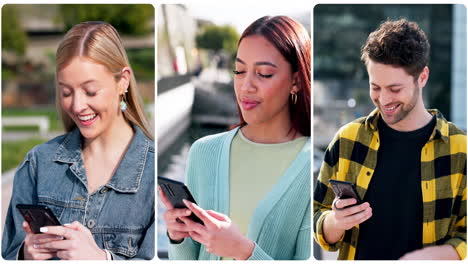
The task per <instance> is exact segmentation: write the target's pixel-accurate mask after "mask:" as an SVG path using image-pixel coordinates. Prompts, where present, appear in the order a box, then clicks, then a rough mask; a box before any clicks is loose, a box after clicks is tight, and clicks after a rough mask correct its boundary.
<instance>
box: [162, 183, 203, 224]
mask: <svg viewBox="0 0 468 264" xmlns="http://www.w3.org/2000/svg"><path fill="white" fill-rule="evenodd" d="M158 185H159V186H160V187H161V190H162V191H163V192H164V194H165V195H166V197H167V199H168V200H169V202H170V203H171V204H172V206H173V207H174V208H177V209H181V208H184V209H188V208H187V206H186V205H185V204H184V202H183V200H184V199H185V200H187V201H190V202H192V203H194V204H196V202H195V199H194V198H193V196H192V194H191V193H190V190H189V189H188V187H187V186H186V185H185V184H184V183H183V182H179V181H175V180H172V179H168V178H164V177H158ZM188 218H190V219H191V220H192V221H194V222H196V223H200V224H202V225H203V221H202V220H201V219H200V218H198V217H197V216H196V215H195V214H193V213H192V214H190V215H189V216H188ZM177 221H180V220H179V219H177Z"/></svg>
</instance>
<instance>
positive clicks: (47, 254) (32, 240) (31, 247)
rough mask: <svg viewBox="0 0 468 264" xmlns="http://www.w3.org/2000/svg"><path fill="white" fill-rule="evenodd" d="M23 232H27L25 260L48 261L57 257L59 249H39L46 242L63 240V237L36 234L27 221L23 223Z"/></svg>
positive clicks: (24, 251) (24, 249) (24, 248)
mask: <svg viewBox="0 0 468 264" xmlns="http://www.w3.org/2000/svg"><path fill="white" fill-rule="evenodd" d="M23 230H24V232H26V237H25V239H24V245H23V257H24V259H25V260H46V259H51V258H54V257H56V256H57V249H49V248H39V245H40V244H42V243H46V242H51V241H59V240H62V239H63V237H62V236H56V235H50V234H34V233H33V231H32V229H31V227H30V226H29V224H28V222H26V221H24V222H23Z"/></svg>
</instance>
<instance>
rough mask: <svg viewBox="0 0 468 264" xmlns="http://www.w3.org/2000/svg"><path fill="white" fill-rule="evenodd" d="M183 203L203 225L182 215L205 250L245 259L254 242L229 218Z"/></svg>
mask: <svg viewBox="0 0 468 264" xmlns="http://www.w3.org/2000/svg"><path fill="white" fill-rule="evenodd" d="M184 203H185V205H186V206H187V207H188V208H189V209H190V210H191V211H192V212H193V213H194V214H195V215H196V216H198V218H200V219H201V220H202V221H203V223H204V225H202V224H199V223H196V222H194V221H192V220H190V219H189V218H188V217H182V218H181V219H182V221H183V222H184V223H185V225H186V226H187V227H188V228H189V229H190V230H193V231H189V234H190V236H191V237H192V239H193V240H195V241H197V242H199V243H201V244H203V245H204V246H205V247H206V251H207V252H208V253H211V254H215V255H218V256H222V257H232V258H235V259H236V260H246V259H248V258H249V257H250V256H251V255H252V252H253V250H254V248H255V243H254V242H253V241H252V240H250V239H248V238H247V237H245V236H244V235H243V234H242V233H241V231H240V230H239V228H238V227H237V226H236V225H235V224H234V223H233V222H232V221H231V219H230V218H229V217H228V216H226V215H224V214H221V213H218V212H215V211H212V210H204V209H202V208H200V207H199V206H198V205H196V204H194V203H192V202H189V201H187V200H184Z"/></svg>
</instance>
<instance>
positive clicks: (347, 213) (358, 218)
mask: <svg viewBox="0 0 468 264" xmlns="http://www.w3.org/2000/svg"><path fill="white" fill-rule="evenodd" d="M356 203H357V201H356V199H354V198H348V199H339V198H335V200H334V201H333V203H332V211H331V212H330V213H329V214H328V215H327V216H326V217H325V221H324V224H323V233H324V235H325V240H326V241H327V242H328V243H330V244H334V243H336V242H338V241H339V240H340V238H341V237H342V236H343V233H344V232H345V231H346V230H349V229H351V228H353V227H354V226H356V225H358V224H360V223H362V222H364V221H366V220H367V219H369V218H370V217H371V216H372V208H371V207H370V205H369V203H368V202H365V203H362V204H358V205H354V204H356ZM345 207H346V208H345Z"/></svg>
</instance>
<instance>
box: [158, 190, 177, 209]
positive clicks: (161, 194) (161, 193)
mask: <svg viewBox="0 0 468 264" xmlns="http://www.w3.org/2000/svg"><path fill="white" fill-rule="evenodd" d="M158 190H159V198H161V201H162V203H163V204H164V206H166V209H167V210H171V209H174V206H173V205H172V204H171V202H170V201H169V199H168V198H167V196H166V194H165V193H164V191H163V190H162V188H161V187H160V186H158Z"/></svg>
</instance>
